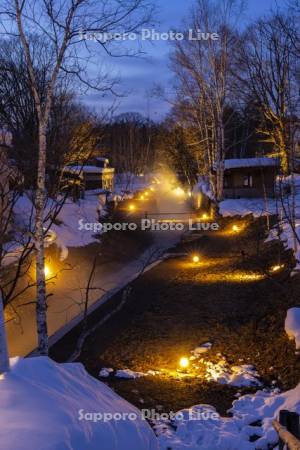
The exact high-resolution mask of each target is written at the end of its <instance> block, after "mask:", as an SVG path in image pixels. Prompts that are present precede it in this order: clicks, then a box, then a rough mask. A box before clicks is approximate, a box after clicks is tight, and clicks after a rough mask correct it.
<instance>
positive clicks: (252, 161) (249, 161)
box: [225, 156, 279, 170]
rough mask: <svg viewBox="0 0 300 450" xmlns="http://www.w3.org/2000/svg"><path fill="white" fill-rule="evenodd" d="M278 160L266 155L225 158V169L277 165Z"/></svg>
mask: <svg viewBox="0 0 300 450" xmlns="http://www.w3.org/2000/svg"><path fill="white" fill-rule="evenodd" d="M278 165H279V160H278V159H276V158H268V157H266V156H263V157H259V158H240V159H225V170H229V169H241V168H251V167H253V168H254V167H277V166H278Z"/></svg>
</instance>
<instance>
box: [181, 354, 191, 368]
mask: <svg viewBox="0 0 300 450" xmlns="http://www.w3.org/2000/svg"><path fill="white" fill-rule="evenodd" d="M189 365H190V361H189V359H188V358H186V357H185V356H184V357H182V358H180V360H179V366H180V368H181V369H187V368H188V367H189Z"/></svg>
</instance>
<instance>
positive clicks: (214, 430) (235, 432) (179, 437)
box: [156, 384, 300, 450]
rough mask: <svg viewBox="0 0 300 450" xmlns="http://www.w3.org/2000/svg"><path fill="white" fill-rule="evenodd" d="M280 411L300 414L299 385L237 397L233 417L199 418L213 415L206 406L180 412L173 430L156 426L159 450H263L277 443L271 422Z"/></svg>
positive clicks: (212, 410)
mask: <svg viewBox="0 0 300 450" xmlns="http://www.w3.org/2000/svg"><path fill="white" fill-rule="evenodd" d="M281 409H287V410H289V411H296V412H298V413H300V384H299V385H298V386H297V387H296V388H295V389H292V390H290V391H287V392H285V393H282V394H276V393H274V392H264V391H258V392H257V393H256V394H253V395H245V396H243V397H240V398H239V399H238V400H235V401H234V402H233V407H232V408H231V410H230V412H231V413H232V415H233V417H214V418H212V417H209V418H208V419H206V420H204V419H203V418H202V419H198V417H199V415H197V413H199V411H203V410H206V411H208V412H215V409H214V408H213V407H212V406H208V405H196V406H193V407H192V408H189V409H185V410H182V411H180V413H181V414H180V415H178V416H179V418H178V419H177V418H176V419H175V420H174V422H173V427H171V426H166V423H164V424H162V423H158V424H157V426H156V433H157V434H158V436H159V443H160V450H167V449H168V448H171V449H172V450H255V449H260V450H266V449H267V448H270V447H269V446H274V445H275V444H276V443H277V440H278V436H277V433H276V432H275V430H274V429H273V427H272V420H273V419H274V418H278V416H279V411H280V410H281ZM210 415H211V416H212V414H210ZM174 426H175V427H176V429H175V430H174V429H173V428H174ZM251 438H252V439H251Z"/></svg>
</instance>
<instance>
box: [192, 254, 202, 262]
mask: <svg viewBox="0 0 300 450" xmlns="http://www.w3.org/2000/svg"><path fill="white" fill-rule="evenodd" d="M199 261H200V258H199V256H198V255H194V256H193V262H194V263H195V264H197V263H198V262H199Z"/></svg>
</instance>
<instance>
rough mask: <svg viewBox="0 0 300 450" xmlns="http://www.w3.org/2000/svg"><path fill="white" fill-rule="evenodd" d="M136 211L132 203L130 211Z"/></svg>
mask: <svg viewBox="0 0 300 450" xmlns="http://www.w3.org/2000/svg"><path fill="white" fill-rule="evenodd" d="M134 210H135V206H134V205H133V204H132V203H131V204H130V205H129V211H134Z"/></svg>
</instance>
